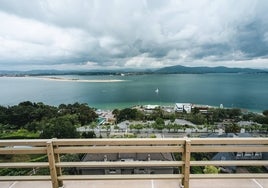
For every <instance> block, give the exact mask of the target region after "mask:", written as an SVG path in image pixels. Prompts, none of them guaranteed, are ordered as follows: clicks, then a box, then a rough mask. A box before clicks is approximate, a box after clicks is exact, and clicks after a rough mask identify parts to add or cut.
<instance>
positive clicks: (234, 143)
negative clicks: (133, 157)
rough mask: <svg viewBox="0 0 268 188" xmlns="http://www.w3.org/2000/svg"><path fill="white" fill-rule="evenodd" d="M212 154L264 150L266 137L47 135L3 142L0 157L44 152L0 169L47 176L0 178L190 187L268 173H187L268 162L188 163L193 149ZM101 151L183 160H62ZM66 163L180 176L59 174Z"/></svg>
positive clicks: (262, 176)
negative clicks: (164, 182)
mask: <svg viewBox="0 0 268 188" xmlns="http://www.w3.org/2000/svg"><path fill="white" fill-rule="evenodd" d="M201 152H202V153H211V152H238V153H243V152H245V153H246V152H257V153H262V152H268V138H219V139H215V138H213V139H210V138H191V139H190V138H179V139H173V138H163V139H50V140H1V141H0V155H6V154H8V155H18V154H26V155H29V154H44V155H47V157H48V162H27V161H25V162H9V163H3V162H2V163H0V168H19V169H20V168H34V169H40V168H49V171H50V175H44V176H40V175H27V176H0V181H29V180H30V181H43V180H47V181H51V182H52V187H53V188H58V187H61V186H62V185H63V182H64V181H65V180H117V179H120V180H123V179H177V180H178V182H179V181H180V182H181V184H182V185H183V186H184V187H185V188H188V187H189V181H190V179H244V178H246V179H247V178H258V179H268V174H267V173H244V174H237V173H233V174H191V173H190V168H191V167H193V166H206V165H214V166H221V167H224V166H268V160H254V159H253V160H228V161H227V160H221V161H191V160H190V159H191V154H192V153H201ZM77 153H88V154H96V153H98V154H105V153H180V154H181V156H182V160H181V161H153V160H147V161H124V162H123V161H115V162H109V161H99V162H94V161H92V162H62V161H60V158H61V157H60V156H61V155H64V154H77ZM66 167H78V168H82V167H83V168H84V167H86V168H123V167H128V168H131V167H141V168H142V167H143V168H146V167H172V168H180V169H181V171H180V173H179V174H135V175H132V174H131V175H130V174H129V175H121V174H120V175H63V174H62V169H63V168H66Z"/></svg>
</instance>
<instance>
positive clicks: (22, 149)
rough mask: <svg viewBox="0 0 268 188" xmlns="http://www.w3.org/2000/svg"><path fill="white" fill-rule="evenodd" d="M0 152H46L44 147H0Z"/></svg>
mask: <svg viewBox="0 0 268 188" xmlns="http://www.w3.org/2000/svg"><path fill="white" fill-rule="evenodd" d="M0 154H12V155H13V154H46V147H32V148H13V147H8V148H0Z"/></svg>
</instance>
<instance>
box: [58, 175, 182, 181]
mask: <svg viewBox="0 0 268 188" xmlns="http://www.w3.org/2000/svg"><path fill="white" fill-rule="evenodd" d="M182 177H183V175H182V174H134V175H63V176H59V177H58V178H59V180H134V179H136V180H144V179H147V180H151V179H181V178H182Z"/></svg>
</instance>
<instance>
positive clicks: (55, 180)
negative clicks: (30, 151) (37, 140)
mask: <svg viewBox="0 0 268 188" xmlns="http://www.w3.org/2000/svg"><path fill="white" fill-rule="evenodd" d="M47 156H48V162H49V171H50V177H51V182H52V187H53V188H58V187H59V182H58V176H57V169H56V166H55V158H54V150H53V145H52V142H51V141H48V142H47Z"/></svg>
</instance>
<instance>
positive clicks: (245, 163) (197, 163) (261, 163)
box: [191, 160, 268, 166]
mask: <svg viewBox="0 0 268 188" xmlns="http://www.w3.org/2000/svg"><path fill="white" fill-rule="evenodd" d="M206 165H214V166H268V161H267V160H235V161H191V166H206Z"/></svg>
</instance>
